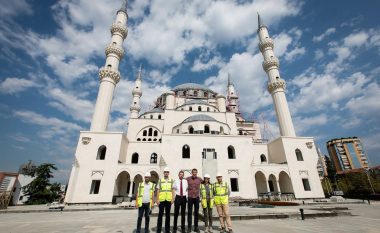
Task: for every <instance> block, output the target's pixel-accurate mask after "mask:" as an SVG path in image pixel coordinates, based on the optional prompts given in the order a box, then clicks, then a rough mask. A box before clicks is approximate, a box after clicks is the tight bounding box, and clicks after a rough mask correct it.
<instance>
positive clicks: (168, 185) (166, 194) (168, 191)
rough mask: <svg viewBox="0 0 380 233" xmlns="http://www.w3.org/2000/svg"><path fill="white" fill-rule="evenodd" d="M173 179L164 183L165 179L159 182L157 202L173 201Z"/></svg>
mask: <svg viewBox="0 0 380 233" xmlns="http://www.w3.org/2000/svg"><path fill="white" fill-rule="evenodd" d="M172 189H173V179H170V178H169V179H168V181H167V182H166V181H165V178H162V179H161V180H160V194H159V196H158V200H159V201H160V202H161V201H171V200H172V199H173V190H172Z"/></svg>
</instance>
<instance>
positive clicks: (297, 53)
mask: <svg viewBox="0 0 380 233" xmlns="http://www.w3.org/2000/svg"><path fill="white" fill-rule="evenodd" d="M305 52H306V49H305V48H304V47H301V48H300V47H297V48H295V49H293V50H292V51H290V52H288V53H286V54H285V60H286V61H293V60H295V59H296V58H298V57H301V56H302V55H304V54H305Z"/></svg>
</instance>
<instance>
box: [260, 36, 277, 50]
mask: <svg viewBox="0 0 380 233" xmlns="http://www.w3.org/2000/svg"><path fill="white" fill-rule="evenodd" d="M259 48H260V51H261V52H264V50H266V49H267V48H270V49H273V48H274V42H273V40H272V38H265V39H263V40H262V41H261V42H260V43H259Z"/></svg>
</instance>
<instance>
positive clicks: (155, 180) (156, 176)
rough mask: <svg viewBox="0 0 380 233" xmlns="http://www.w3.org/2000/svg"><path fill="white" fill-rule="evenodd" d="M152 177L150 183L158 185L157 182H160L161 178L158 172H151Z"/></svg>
mask: <svg viewBox="0 0 380 233" xmlns="http://www.w3.org/2000/svg"><path fill="white" fill-rule="evenodd" d="M150 175H151V177H150V181H151V182H153V183H155V184H157V182H158V180H159V178H160V177H159V176H158V174H157V172H155V171H151V172H150Z"/></svg>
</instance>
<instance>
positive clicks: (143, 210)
mask: <svg viewBox="0 0 380 233" xmlns="http://www.w3.org/2000/svg"><path fill="white" fill-rule="evenodd" d="M149 211H150V203H143V204H142V206H141V207H139V216H138V218H137V229H136V233H140V232H141V222H142V218H143V215H144V213H145V215H144V216H145V233H148V232H149V218H150V217H149Z"/></svg>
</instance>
